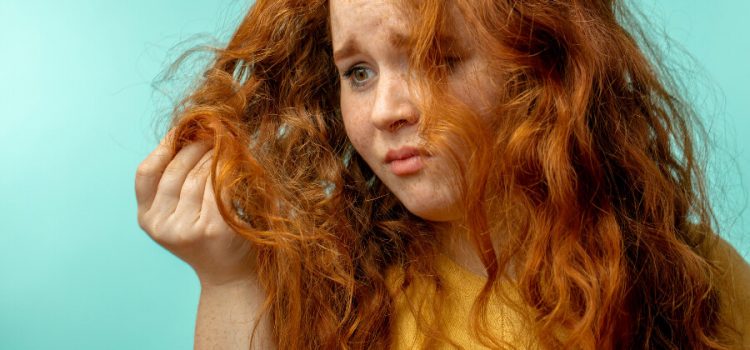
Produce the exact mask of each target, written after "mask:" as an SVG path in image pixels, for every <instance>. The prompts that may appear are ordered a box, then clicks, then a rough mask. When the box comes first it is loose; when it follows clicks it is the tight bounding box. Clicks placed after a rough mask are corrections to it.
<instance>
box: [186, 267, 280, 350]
mask: <svg viewBox="0 0 750 350" xmlns="http://www.w3.org/2000/svg"><path fill="white" fill-rule="evenodd" d="M264 296H265V293H264V292H263V290H262V288H261V287H260V285H259V284H258V283H257V281H255V280H253V279H248V280H246V281H237V282H232V283H226V284H223V285H218V286H211V285H202V286H201V298H200V304H199V306H198V319H197V320H196V323H195V349H274V348H275V344H273V342H272V341H271V339H272V335H271V328H270V322H269V320H268V317H263V318H262V319H259V317H258V310H260V309H261V307H262V303H263V301H264V300H263V299H264ZM256 325H257V328H256ZM253 330H255V334H253ZM251 340H252V342H251Z"/></svg>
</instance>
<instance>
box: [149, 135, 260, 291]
mask: <svg viewBox="0 0 750 350" xmlns="http://www.w3.org/2000/svg"><path fill="white" fill-rule="evenodd" d="M169 137H170V136H169V135H168V136H167V137H165V139H164V140H162V142H161V143H160V144H159V146H158V147H157V148H156V149H155V150H154V151H153V152H152V153H151V154H150V155H149V156H148V157H147V158H146V159H145V160H144V161H143V162H142V163H141V164H140V166H139V167H138V171H137V172H136V176H135V193H136V199H137V201H138V223H139V224H140V226H141V227H142V228H143V230H145V231H146V232H147V233H148V234H149V236H151V238H152V239H154V240H155V241H156V242H157V243H159V244H160V245H161V246H163V247H164V248H166V249H167V250H169V251H170V252H172V253H173V254H174V255H176V256H177V257H179V258H180V259H182V260H184V261H185V262H186V263H188V264H189V265H190V266H191V267H192V268H193V269H194V270H195V272H196V273H197V274H198V278H199V279H200V281H201V285H203V286H204V287H205V286H218V285H223V284H228V283H235V282H243V281H245V280H247V279H253V277H254V274H253V270H254V268H253V266H254V265H253V263H254V257H253V256H252V250H251V248H250V244H249V243H248V242H247V241H245V240H244V239H242V238H241V237H240V236H239V235H237V233H236V232H234V231H233V230H232V229H231V228H230V227H229V226H228V225H227V223H226V222H225V221H224V219H223V218H222V216H221V214H220V213H219V210H218V206H217V203H216V198H215V196H214V189H213V185H212V183H211V177H210V176H209V174H210V168H211V161H212V156H213V150H211V149H210V148H209V147H208V146H206V145H204V144H200V143H193V144H189V145H187V146H185V147H183V148H182V149H181V150H180V151H179V152H177V154H173V152H172V151H171V147H170V145H169V142H167V140H168V138H169Z"/></svg>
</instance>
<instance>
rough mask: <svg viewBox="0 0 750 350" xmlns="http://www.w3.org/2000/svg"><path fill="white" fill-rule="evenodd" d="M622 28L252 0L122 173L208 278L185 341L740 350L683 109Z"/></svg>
mask: <svg viewBox="0 0 750 350" xmlns="http://www.w3.org/2000/svg"><path fill="white" fill-rule="evenodd" d="M633 23H634V22H633V21H630V17H629V16H628V14H627V11H626V10H625V9H624V8H623V6H622V4H620V3H619V2H617V1H547V0H525V1H520V2H519V1H502V0H497V1H468V0H456V1H449V2H445V1H438V0H411V1H410V0H403V1H397V0H330V1H324V0H273V1H271V0H258V1H256V3H255V5H254V6H253V7H252V8H251V10H250V12H249V13H248V14H247V16H246V18H245V19H244V21H243V22H242V24H241V25H240V27H239V29H238V30H237V32H236V33H235V35H234V37H233V38H232V40H231V41H230V42H229V44H228V46H227V47H226V48H225V49H220V50H217V51H216V60H215V63H214V64H213V66H212V67H211V68H210V69H208V70H207V71H206V72H205V74H204V78H203V79H202V80H201V82H200V85H199V86H198V87H197V88H196V89H195V91H193V92H192V94H190V96H189V97H187V98H186V99H185V101H184V102H183V103H182V104H181V106H180V108H179V109H178V111H177V113H176V116H177V117H176V118H175V121H174V128H173V130H171V131H170V133H169V134H168V135H167V137H166V138H165V140H164V141H163V142H162V144H161V145H159V146H158V147H157V149H156V150H155V151H154V152H153V153H152V154H151V155H149V156H148V158H146V160H144V161H143V163H142V164H141V166H140V167H139V169H138V173H137V176H136V194H137V198H138V209H139V210H138V216H139V222H140V224H141V226H142V227H143V228H144V229H145V230H146V231H147V232H148V233H149V234H150V235H151V236H152V237H153V238H154V239H155V240H156V241H157V242H158V243H159V244H161V245H163V246H165V247H166V248H167V249H169V250H170V251H171V252H173V253H174V254H175V255H177V256H178V257H179V258H181V259H183V260H184V261H186V262H187V263H188V264H190V265H191V266H192V267H193V268H194V269H195V271H196V272H197V274H198V277H199V279H200V282H201V286H202V292H201V299H200V306H199V310H198V320H197V325H196V337H195V341H196V347H197V348H210V347H216V348H221V349H233V348H248V347H251V346H252V347H254V348H274V347H278V348H282V349H313V348H315V349H317V348H323V349H329V348H429V349H432V348H441V347H447V348H466V349H474V348H480V347H486V348H516V349H527V348H539V349H558V348H572V349H579V348H580V349H641V348H643V349H732V348H734V349H736V348H743V347H745V348H747V347H750V294H749V292H748V291H750V268H749V267H748V265H747V264H746V263H745V262H744V261H743V259H742V258H741V257H740V256H739V255H738V254H737V253H736V252H735V250H734V249H732V248H731V247H730V246H729V245H727V244H726V243H725V242H724V241H722V240H721V239H720V238H719V237H718V236H717V235H716V234H715V231H716V227H715V222H714V220H713V216H712V212H711V208H710V206H709V203H708V201H707V199H706V193H705V189H704V181H703V173H702V171H701V163H700V161H699V157H698V154H697V151H696V148H699V146H701V145H699V144H697V143H696V142H695V141H694V139H693V137H694V134H695V133H696V132H698V131H700V129H699V125H698V124H697V123H696V121H695V118H694V116H693V114H692V113H691V110H690V108H689V106H686V105H685V104H683V103H682V101H680V100H679V99H678V98H677V97H676V96H677V95H676V94H675V92H674V91H673V89H671V87H672V85H671V84H670V80H669V77H668V76H666V75H664V74H663V73H662V72H663V70H661V69H660V68H661V67H660V66H659V65H658V61H655V60H654V59H653V56H652V55H650V53H651V51H644V50H643V49H642V48H646V49H648V48H649V47H650V46H648V45H646V44H645V42H643V41H642V40H641V39H643V37H641V36H634V35H633V34H631V33H636V34H637V33H640V32H638V30H637V28H636V27H634V25H633ZM626 24H627V27H628V28H630V29H631V32H628V31H627V30H626V28H625V25H626Z"/></svg>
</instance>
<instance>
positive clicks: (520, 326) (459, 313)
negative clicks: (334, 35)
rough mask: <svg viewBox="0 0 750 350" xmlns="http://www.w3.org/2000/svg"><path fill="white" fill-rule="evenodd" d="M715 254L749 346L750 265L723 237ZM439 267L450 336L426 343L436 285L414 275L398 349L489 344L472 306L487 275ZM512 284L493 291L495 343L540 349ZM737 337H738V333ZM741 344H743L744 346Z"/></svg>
mask: <svg viewBox="0 0 750 350" xmlns="http://www.w3.org/2000/svg"><path fill="white" fill-rule="evenodd" d="M715 259H716V261H717V263H718V265H719V266H720V267H722V268H723V269H724V270H725V271H726V274H725V275H723V276H720V278H721V281H720V283H721V285H722V286H725V287H724V290H725V293H724V294H723V295H722V297H723V300H722V309H723V311H724V312H725V315H724V316H725V318H726V319H727V320H728V321H729V322H730V323H731V324H732V327H734V328H735V329H736V330H738V331H739V333H740V336H741V337H742V338H740V339H737V340H736V342H737V349H750V266H749V265H748V264H747V262H746V261H745V260H744V259H743V258H742V257H741V256H740V255H739V254H738V253H737V251H736V250H734V248H732V247H731V246H730V245H729V244H727V243H725V242H723V241H722V242H721V244H719V246H718V247H717V249H716V254H715ZM437 271H438V273H439V274H440V276H441V278H442V281H443V282H444V285H443V287H444V290H445V292H446V293H445V297H444V298H445V299H444V300H443V305H444V307H443V308H442V310H445V311H443V314H442V315H441V316H440V317H437V319H438V320H440V322H441V323H440V325H441V327H442V329H443V332H444V334H445V335H446V336H447V337H448V338H449V341H450V342H453V344H451V343H449V341H434V342H433V343H426V341H427V339H428V337H427V336H426V335H425V333H426V330H424V329H417V322H416V320H417V316H415V315H420V317H423V318H424V319H427V320H434V319H435V315H434V314H432V312H433V311H432V308H431V304H432V303H433V302H435V300H434V297H435V296H434V294H433V291H432V289H431V288H427V287H426V285H425V284H424V283H426V282H425V281H419V280H415V281H413V282H412V284H411V285H410V286H409V287H408V288H407V290H406V292H405V293H406V296H404V295H400V296H397V297H396V298H395V303H396V304H395V315H394V316H395V317H394V323H393V336H394V338H393V343H392V348H393V349H423V348H428V349H455V348H457V347H458V348H464V349H487V348H488V347H487V346H483V345H482V343H481V342H480V341H479V339H478V338H477V336H476V335H474V334H473V333H472V331H471V330H472V326H471V323H470V322H471V321H470V316H469V315H470V314H471V312H470V311H471V307H472V305H473V302H474V300H475V299H476V297H477V295H478V294H479V292H480V291H481V290H482V287H484V283H485V280H486V279H485V278H484V277H481V276H479V275H476V274H474V273H472V272H470V271H468V270H466V269H465V268H463V267H461V266H460V265H458V264H456V263H455V262H453V261H452V260H451V259H450V258H448V257H446V256H443V255H441V256H439V257H438V259H437ZM388 278H389V280H390V281H391V283H394V282H396V281H401V280H402V278H403V271H402V270H397V269H392V270H391V271H389V277H388ZM504 283H505V284H507V288H503V290H507V293H508V299H507V300H510V301H511V303H509V302H507V301H505V300H503V299H500V298H499V297H497V296H495V295H493V296H492V297H491V298H490V302H489V304H488V310H487V315H488V320H487V321H488V322H487V323H488V325H489V326H490V327H489V328H490V331H491V333H492V335H493V336H494V338H495V339H501V340H502V341H504V342H506V343H503V344H501V345H494V346H491V347H501V346H502V347H505V348H515V349H539V348H540V347H539V346H538V345H537V344H536V343H535V339H534V337H533V335H532V334H531V331H530V328H529V327H528V325H529V321H528V319H527V318H526V316H524V315H525V314H528V313H521V312H519V310H516V309H514V308H513V307H511V306H510V305H511V304H516V305H522V304H523V303H521V301H520V296H519V295H518V293H517V292H514V290H516V289H515V288H514V287H513V286H512V285H511V283H509V282H504ZM735 338H736V336H735ZM740 344H742V345H740Z"/></svg>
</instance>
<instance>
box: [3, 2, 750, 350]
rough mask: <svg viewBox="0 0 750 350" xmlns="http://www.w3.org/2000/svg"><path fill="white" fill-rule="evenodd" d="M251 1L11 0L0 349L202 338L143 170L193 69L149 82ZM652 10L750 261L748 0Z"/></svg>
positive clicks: (194, 290)
mask: <svg viewBox="0 0 750 350" xmlns="http://www.w3.org/2000/svg"><path fill="white" fill-rule="evenodd" d="M249 1H250V0H233V1H232V0H210V1H209V0H202V1H177V0H161V1H145V0H131V1H94V0H71V1H64V2H63V1H39V0H25V1H22V0H0V50H2V51H1V53H0V121H1V123H0V156H1V157H0V161H1V162H2V163H1V164H2V171H1V172H0V349H49V348H55V349H187V348H191V347H192V332H193V324H194V318H195V311H196V306H197V301H198V295H199V289H198V283H197V280H196V278H195V276H194V274H193V272H192V271H191V270H190V269H189V268H188V267H187V266H186V265H185V264H183V263H182V262H180V261H179V260H177V259H176V258H174V257H173V256H171V255H170V254H169V253H168V252H166V251H165V250H163V249H162V248H160V247H159V246H157V245H156V244H155V243H153V242H152V241H151V240H150V239H149V238H148V237H147V235H146V234H145V233H143V232H142V231H141V230H140V229H139V227H138V225H137V223H136V206H135V199H134V194H133V176H134V173H135V169H136V166H137V165H138V163H139V162H140V161H141V160H142V159H143V158H144V157H145V156H146V155H147V154H148V152H149V151H150V150H151V149H152V148H153V147H154V146H155V144H156V142H157V140H158V136H157V135H156V131H157V130H161V129H159V128H158V127H157V126H158V125H159V124H158V123H156V121H158V120H160V118H161V120H163V118H164V115H165V114H166V112H167V111H168V110H169V106H170V99H169V96H174V95H175V94H176V93H178V92H179V89H178V88H179V87H180V86H184V85H185V84H186V82H187V81H189V80H187V79H183V80H180V79H177V80H176V81H175V82H173V83H170V84H161V85H160V86H161V87H162V88H163V89H165V90H164V91H167V92H168V94H167V95H165V94H164V93H163V92H159V91H156V90H154V88H153V87H152V82H154V81H156V80H158V76H159V74H160V73H161V72H163V71H164V69H165V68H166V67H167V66H168V64H169V63H170V62H172V61H173V60H174V59H175V58H176V57H177V56H178V55H179V54H180V53H182V52H183V51H184V50H186V49H188V48H190V47H193V46H195V45H198V44H203V43H207V42H211V41H210V40H209V38H210V37H216V38H219V39H226V38H228V36H229V35H230V33H231V31H232V29H233V28H234V26H235V25H236V24H237V23H238V21H239V19H240V18H241V15H242V14H243V12H244V11H245V10H246V9H247V7H248V6H249ZM643 9H644V11H645V13H647V14H648V17H649V20H650V22H651V23H652V24H654V26H650V30H652V31H653V32H655V33H662V32H666V33H668V34H669V35H670V36H672V37H673V39H674V42H673V43H671V44H669V45H665V46H664V47H665V48H666V51H667V54H668V58H669V59H670V60H671V61H673V62H678V63H680V64H682V66H683V68H681V69H680V70H679V71H680V75H681V77H682V79H683V80H684V81H685V83H686V84H687V85H688V86H689V92H690V95H691V99H692V100H693V101H694V103H695V104H696V105H697V107H698V109H699V110H700V111H701V113H702V115H703V116H704V118H705V121H706V124H707V125H708V126H709V128H710V131H711V132H712V134H713V135H714V137H715V140H714V146H713V147H714V153H713V158H712V163H711V168H710V169H709V170H710V173H711V174H710V175H711V191H712V195H713V196H714V200H715V202H716V206H717V209H718V211H719V214H720V218H721V219H722V222H723V228H724V234H725V236H726V237H727V238H728V240H729V241H730V242H732V243H733V244H734V245H735V246H736V247H737V248H738V250H740V251H741V252H742V253H743V254H744V255H745V256H746V257H747V256H748V253H750V240H748V238H746V234H745V232H746V231H747V230H748V227H747V222H748V217H749V216H748V213H747V212H746V211H744V207H745V206H746V202H747V197H748V189H747V185H743V183H747V180H748V179H749V176H750V167H749V166H748V164H750V162H748V161H749V160H750V154H748V150H750V144H748V140H749V137H748V136H747V135H750V119H749V118H748V113H749V112H750V99H748V92H750V89H749V88H748V87H747V83H748V81H750V68H748V64H750V39H749V38H750V24H748V22H747V21H746V15H747V14H748V13H750V2H747V1H744V0H725V1H721V2H705V1H697V0H682V1H678V0H669V1H665V0H659V1H656V0H650V1H649V0H643ZM196 34H204V35H202V36H199V37H197V38H196V37H194V35H196ZM206 34H207V35H206ZM684 52H689V53H690V54H691V55H692V56H693V58H694V60H690V59H688V58H686V57H687V56H685V54H684ZM189 73H190V72H189V71H186V72H183V73H181V74H178V78H179V77H183V78H184V77H187V76H189ZM181 84H182V85H181Z"/></svg>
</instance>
